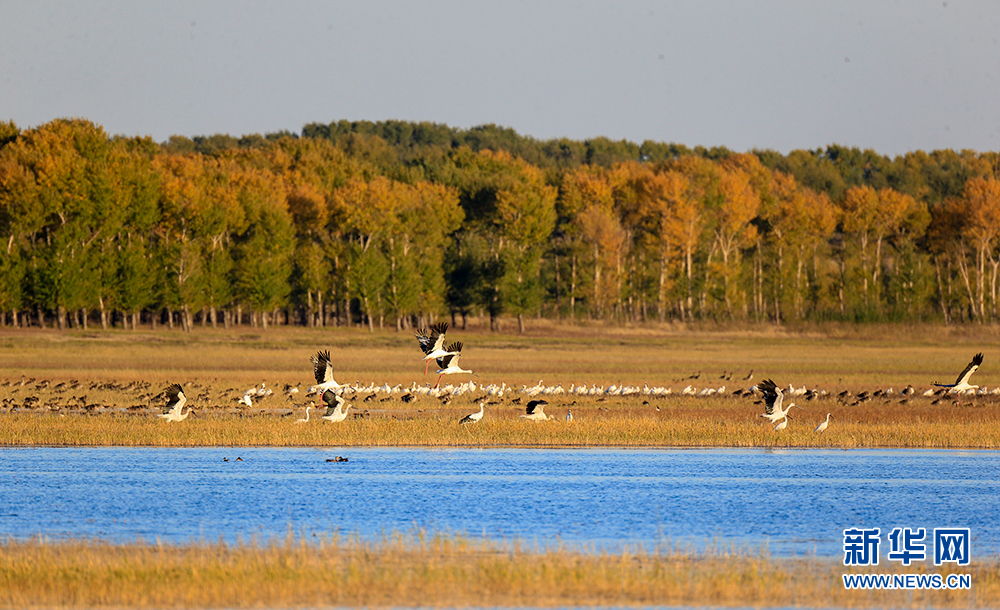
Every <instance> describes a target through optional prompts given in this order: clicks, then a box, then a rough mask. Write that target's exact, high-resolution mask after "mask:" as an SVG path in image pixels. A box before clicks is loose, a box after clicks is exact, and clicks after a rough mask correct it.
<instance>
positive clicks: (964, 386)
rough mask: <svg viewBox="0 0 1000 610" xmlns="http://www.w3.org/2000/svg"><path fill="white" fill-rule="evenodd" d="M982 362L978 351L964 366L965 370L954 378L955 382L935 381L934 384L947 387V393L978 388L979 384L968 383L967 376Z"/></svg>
mask: <svg viewBox="0 0 1000 610" xmlns="http://www.w3.org/2000/svg"><path fill="white" fill-rule="evenodd" d="M982 363H983V354H982V353H978V354H976V355H975V356H974V357H973V358H972V362H970V363H969V364H968V366H966V367H965V370H963V371H962V372H961V373H960V374H959V375H958V379H956V380H955V383H937V382H935V383H934V385H936V386H937V387H939V388H948V393H955V392H964V391H966V390H976V389H979V386H977V385H970V384H969V378H970V377H972V374H973V373H975V372H976V371H977V370H978V369H979V365H981V364H982Z"/></svg>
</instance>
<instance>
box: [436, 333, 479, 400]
mask: <svg viewBox="0 0 1000 610" xmlns="http://www.w3.org/2000/svg"><path fill="white" fill-rule="evenodd" d="M461 357H462V342H461V341H456V342H455V343H452V344H451V345H449V346H448V355H447V356H441V357H440V358H438V359H437V363H438V366H439V367H441V368H440V369H438V380H437V383H436V384H435V385H434V389H435V390H436V389H437V388H438V387H439V386H440V385H441V378H442V377H444V376H445V375H454V374H455V373H469V374H471V375H475V373H473V372H472V371H468V370H465V369H463V368H462V367H461V366H459V364H458V359H459V358H461Z"/></svg>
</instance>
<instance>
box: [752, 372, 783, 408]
mask: <svg viewBox="0 0 1000 610" xmlns="http://www.w3.org/2000/svg"><path fill="white" fill-rule="evenodd" d="M757 389H759V390H760V393H761V394H763V395H764V413H767V414H768V415H774V410H775V409H778V410H779V411H780V410H781V401H782V398H783V396H784V393H783V392H782V391H781V388H779V387H778V385H777V384H776V383H774V380H772V379H765V380H764V381H761V382H760V383H759V384H757Z"/></svg>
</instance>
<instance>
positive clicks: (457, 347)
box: [437, 341, 462, 369]
mask: <svg viewBox="0 0 1000 610" xmlns="http://www.w3.org/2000/svg"><path fill="white" fill-rule="evenodd" d="M447 349H448V351H449V352H451V353H450V354H448V355H447V356H441V357H440V358H438V359H437V363H438V368H440V369H446V368H448V367H449V366H451V365H453V364H454V365H455V366H458V359H459V358H460V357H461V356H462V342H461V341H456V342H454V343H452V344H451V345H449V346H448V348H447Z"/></svg>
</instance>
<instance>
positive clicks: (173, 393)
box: [163, 383, 187, 413]
mask: <svg viewBox="0 0 1000 610" xmlns="http://www.w3.org/2000/svg"><path fill="white" fill-rule="evenodd" d="M163 391H164V393H166V395H167V408H168V409H170V410H171V411H177V412H178V413H180V410H181V409H183V408H184V404H185V403H186V402H187V397H186V396H184V390H183V389H181V386H180V384H178V383H174V384H171V385H168V386H167V388H166V389H165V390H163Z"/></svg>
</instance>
